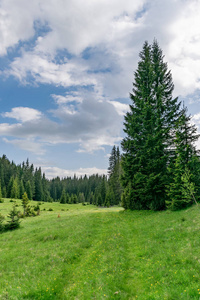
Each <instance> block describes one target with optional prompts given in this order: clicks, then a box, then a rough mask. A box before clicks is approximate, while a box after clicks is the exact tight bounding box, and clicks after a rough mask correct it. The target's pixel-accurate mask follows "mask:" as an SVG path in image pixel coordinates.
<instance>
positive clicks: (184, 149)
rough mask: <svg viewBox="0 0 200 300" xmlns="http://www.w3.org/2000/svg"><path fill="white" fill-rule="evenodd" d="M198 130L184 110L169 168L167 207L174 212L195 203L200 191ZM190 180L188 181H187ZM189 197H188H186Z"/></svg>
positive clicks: (176, 133) (178, 124) (178, 125)
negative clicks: (197, 148)
mask: <svg viewBox="0 0 200 300" xmlns="http://www.w3.org/2000/svg"><path fill="white" fill-rule="evenodd" d="M198 138H199V134H197V128H196V127H195V125H191V116H187V109H186V108H183V110H182V112H181V116H180V118H179V120H178V122H177V129H176V132H175V139H174V144H175V156H174V163H172V164H171V165H170V166H169V167H168V171H169V174H170V178H171V182H170V183H169V184H168V186H167V192H168V196H169V199H168V200H167V207H168V208H170V209H172V210H177V209H181V208H184V207H187V206H189V205H191V204H192V203H193V196H192V194H191V193H190V191H189V190H187V189H188V187H191V190H193V189H194V191H193V194H194V193H196V192H197V195H198V190H199V174H200V173H199V170H200V166H199V165H200V162H199V159H198V156H197V155H198V151H197V150H196V147H195V142H196V141H197V140H198ZM187 179H188V180H187ZM186 195H187V197H186Z"/></svg>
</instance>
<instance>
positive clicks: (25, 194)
mask: <svg viewBox="0 0 200 300" xmlns="http://www.w3.org/2000/svg"><path fill="white" fill-rule="evenodd" d="M28 203H29V199H28V196H27V193H26V192H24V194H23V195H22V206H23V209H24V217H25V216H26V214H27V207H28Z"/></svg>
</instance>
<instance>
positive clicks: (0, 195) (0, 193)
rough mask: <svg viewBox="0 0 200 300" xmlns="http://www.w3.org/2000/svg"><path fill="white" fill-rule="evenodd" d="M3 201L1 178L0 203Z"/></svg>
mask: <svg viewBox="0 0 200 300" xmlns="http://www.w3.org/2000/svg"><path fill="white" fill-rule="evenodd" d="M2 202H3V199H2V192H1V180H0V203H2Z"/></svg>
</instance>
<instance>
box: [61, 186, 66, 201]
mask: <svg viewBox="0 0 200 300" xmlns="http://www.w3.org/2000/svg"><path fill="white" fill-rule="evenodd" d="M66 202H67V196H66V192H65V188H63V190H62V195H61V198H60V203H62V204H65V203H66Z"/></svg>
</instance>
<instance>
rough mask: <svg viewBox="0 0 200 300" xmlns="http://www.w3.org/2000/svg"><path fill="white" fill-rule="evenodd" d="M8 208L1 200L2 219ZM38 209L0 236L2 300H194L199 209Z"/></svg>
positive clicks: (199, 288) (199, 266) (198, 281)
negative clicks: (13, 228)
mask: <svg viewBox="0 0 200 300" xmlns="http://www.w3.org/2000/svg"><path fill="white" fill-rule="evenodd" d="M16 202H17V204H18V205H19V206H18V209H20V210H22V207H21V206H20V205H21V201H20V200H17V201H16ZM31 204H35V202H34V203H33V202H31ZM12 205H13V203H10V201H9V199H5V201H4V203H0V213H1V214H2V215H4V216H6V215H7V214H8V212H9V210H11V208H12ZM40 208H41V214H40V216H36V217H29V218H25V219H22V221H21V227H20V228H19V229H17V230H14V231H7V232H4V233H1V234H0V299H1V300H2V299H9V300H18V299H19V300H21V299H30V300H31V299H34V300H36V299H85V300H88V299H97V300H100V299H109V300H110V299H140V300H142V299H148V300H149V299H159V300H160V299H163V300H164V299H171V300H172V299H173V300H176V299H200V238H199V236H200V209H199V208H198V207H197V206H193V207H191V208H189V209H186V210H183V211H179V212H171V211H163V212H152V211H124V210H123V209H122V208H120V207H112V208H97V207H95V206H92V205H86V206H83V205H81V204H75V205H68V204H60V203H42V204H41V206H40ZM49 209H52V210H50V211H49Z"/></svg>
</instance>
